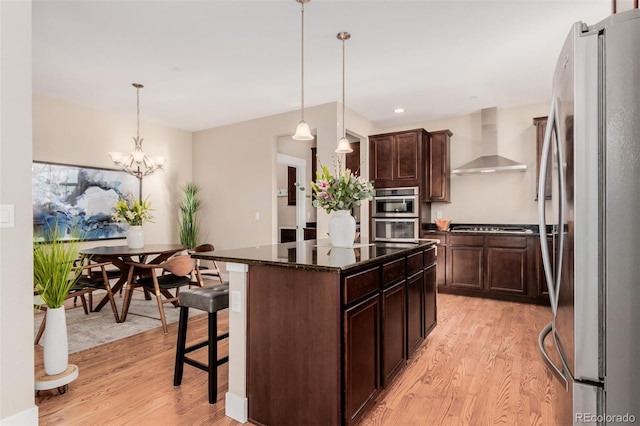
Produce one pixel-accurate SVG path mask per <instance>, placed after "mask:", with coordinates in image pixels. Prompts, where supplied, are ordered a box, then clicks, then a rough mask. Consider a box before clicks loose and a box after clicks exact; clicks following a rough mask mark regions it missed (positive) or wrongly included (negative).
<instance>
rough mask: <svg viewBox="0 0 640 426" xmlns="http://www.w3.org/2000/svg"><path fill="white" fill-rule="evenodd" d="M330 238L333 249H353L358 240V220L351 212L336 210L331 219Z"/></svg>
mask: <svg viewBox="0 0 640 426" xmlns="http://www.w3.org/2000/svg"><path fill="white" fill-rule="evenodd" d="M329 238H330V239H331V245H332V246H333V247H351V246H353V241H354V240H355V239H356V220H355V219H354V217H353V216H351V211H350V210H336V211H334V212H333V216H332V217H331V219H329Z"/></svg>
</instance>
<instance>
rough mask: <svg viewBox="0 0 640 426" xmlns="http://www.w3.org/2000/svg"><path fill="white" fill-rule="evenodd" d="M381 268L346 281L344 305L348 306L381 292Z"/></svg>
mask: <svg viewBox="0 0 640 426" xmlns="http://www.w3.org/2000/svg"><path fill="white" fill-rule="evenodd" d="M378 272H379V268H371V269H367V270H365V271H362V272H358V273H357V274H354V275H350V276H348V277H346V278H345V279H344V289H343V291H344V295H343V296H344V303H345V304H346V305H348V304H350V303H351V302H353V301H355V300H358V299H360V298H361V297H364V296H366V295H368V294H370V293H373V292H376V291H379V290H380V276H379V273H378Z"/></svg>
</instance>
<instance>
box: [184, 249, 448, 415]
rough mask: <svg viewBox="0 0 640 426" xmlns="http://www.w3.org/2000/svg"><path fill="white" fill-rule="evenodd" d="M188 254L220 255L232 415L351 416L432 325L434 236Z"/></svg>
mask: <svg viewBox="0 0 640 426" xmlns="http://www.w3.org/2000/svg"><path fill="white" fill-rule="evenodd" d="M193 256H194V257H196V258H200V259H207V260H216V261H223V262H227V271H229V284H230V310H229V333H230V341H229V389H228V392H227V394H226V397H225V409H226V414H227V416H229V417H232V418H234V419H236V420H238V421H240V422H246V421H247V420H250V421H251V422H253V423H256V424H263V425H300V424H305V425H340V424H346V425H349V424H353V423H355V422H357V421H358V419H360V418H361V417H362V415H363V414H364V413H365V412H366V411H367V410H368V409H369V408H370V407H371V405H372V404H373V402H374V400H375V397H376V396H377V395H378V393H379V392H380V391H381V390H382V388H384V387H385V386H387V385H388V384H389V383H391V381H392V380H393V379H394V377H395V376H396V375H397V374H399V373H400V372H401V371H402V369H403V367H404V365H405V364H406V361H407V359H408V358H409V357H410V356H411V355H412V353H413V351H415V349H416V348H417V347H419V346H420V344H421V343H422V342H423V341H424V339H425V337H426V336H427V334H428V333H429V332H430V331H431V329H432V328H433V327H434V326H435V324H436V288H435V281H436V268H435V262H436V247H435V241H431V240H423V241H417V242H416V243H414V244H412V243H403V244H398V243H367V242H363V243H360V244H355V245H354V247H353V248H332V247H331V246H330V243H329V240H309V241H301V242H292V243H286V244H276V245H269V246H259V247H248V248H244V249H235V250H226V251H215V252H205V253H196V254H194V255H193Z"/></svg>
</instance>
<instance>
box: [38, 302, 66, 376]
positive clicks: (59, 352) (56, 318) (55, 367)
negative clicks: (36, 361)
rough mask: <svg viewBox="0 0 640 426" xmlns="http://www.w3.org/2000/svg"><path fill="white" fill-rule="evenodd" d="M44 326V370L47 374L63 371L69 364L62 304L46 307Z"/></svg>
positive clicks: (52, 374) (53, 374)
mask: <svg viewBox="0 0 640 426" xmlns="http://www.w3.org/2000/svg"><path fill="white" fill-rule="evenodd" d="M46 321H47V323H46V324H45V327H44V371H45V373H47V375H49V376H55V375H56V374H60V373H64V372H65V371H66V370H67V367H68V366H69V344H68V341H67V317H66V315H65V312H64V306H62V307H60V308H48V309H47V319H46Z"/></svg>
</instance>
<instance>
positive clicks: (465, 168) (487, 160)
mask: <svg viewBox="0 0 640 426" xmlns="http://www.w3.org/2000/svg"><path fill="white" fill-rule="evenodd" d="M497 117H498V114H497V108H485V109H482V110H480V124H481V130H482V137H481V153H482V156H481V157H478V158H476V159H475V160H473V161H470V162H468V163H466V164H464V165H462V166H460V167H458V168H456V169H454V170H452V173H454V174H457V175H462V174H467V173H492V172H524V171H525V170H527V165H526V164H521V163H518V162H516V161H513V160H509V159H508V158H505V157H502V156H500V155H498V130H497V127H498V126H497V122H498V120H497Z"/></svg>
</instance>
